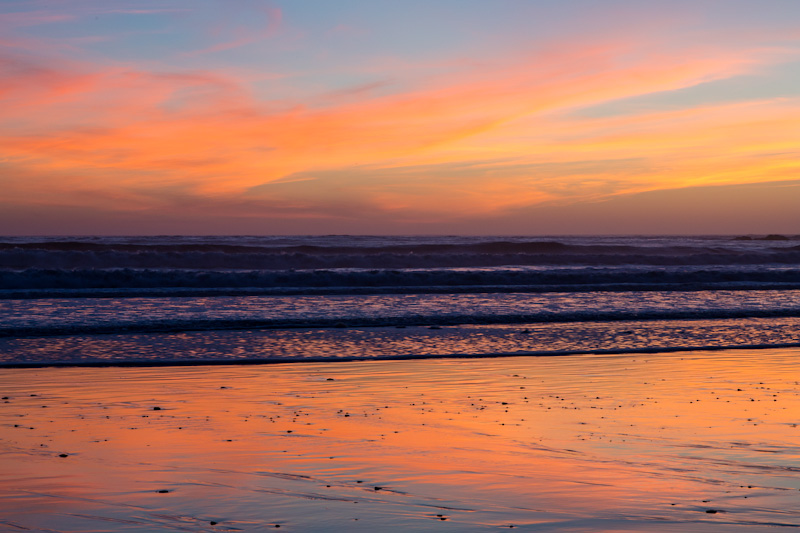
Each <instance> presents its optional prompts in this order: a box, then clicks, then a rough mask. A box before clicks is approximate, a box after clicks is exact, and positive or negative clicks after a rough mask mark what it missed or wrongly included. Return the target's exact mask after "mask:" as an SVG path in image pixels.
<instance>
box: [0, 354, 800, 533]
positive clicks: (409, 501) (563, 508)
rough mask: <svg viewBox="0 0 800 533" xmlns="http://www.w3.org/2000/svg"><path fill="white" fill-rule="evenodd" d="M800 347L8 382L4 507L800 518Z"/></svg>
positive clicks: (71, 511) (375, 515)
mask: <svg viewBox="0 0 800 533" xmlns="http://www.w3.org/2000/svg"><path fill="white" fill-rule="evenodd" d="M797 355H798V351H797V350H761V351H730V352H718V353H712V352H705V353H686V354H662V355H647V356H635V355H634V356H604V357H602V356H576V357H550V358H546V357H542V358H530V357H511V358H498V359H482V360H427V361H394V362H357V363H329V364H321V363H320V364H317V363H309V364H296V365H272V366H269V365H268V366H258V367H254V366H241V367H237V366H228V367H183V368H168V367H163V368H158V367H156V368H125V369H113V368H106V369H102V368H101V369H77V368H73V369H40V370H7V371H3V373H2V375H0V384H2V390H3V391H6V392H4V394H6V395H7V397H8V399H7V400H4V401H5V402H8V403H2V404H0V405H2V411H0V424H2V427H3V441H4V442H3V444H4V446H3V449H4V450H5V452H4V453H3V455H2V456H0V466H2V468H0V472H2V474H0V475H1V476H2V477H0V486H2V492H3V495H4V498H3V500H2V501H3V502H5V503H4V504H2V505H3V514H4V516H6V517H8V520H10V522H11V523H13V524H16V525H19V526H22V527H45V526H46V527H51V528H53V527H56V524H57V520H58V517H59V516H61V515H63V514H65V513H66V514H68V515H69V516H72V517H73V518H72V520H74V521H75V523H79V524H82V526H80V527H84V528H86V529H88V528H90V527H95V526H97V524H100V523H102V521H103V520H117V521H119V523H128V524H129V527H131V528H134V527H138V528H140V529H141V528H145V529H146V528H161V527H165V524H168V523H173V522H174V520H177V519H178V518H176V517H182V518H180V519H179V520H183V521H184V522H183V523H185V524H187V525H191V527H196V528H199V529H198V530H204V529H203V528H208V527H209V524H210V522H211V521H216V522H219V523H220V524H225V525H226V526H227V527H238V528H245V529H246V528H248V527H249V528H256V529H257V528H259V527H267V526H272V525H274V524H283V525H291V526H295V527H297V528H298V529H301V530H302V529H306V530H308V529H309V528H311V529H313V528H314V527H320V524H323V523H325V524H336V525H337V526H336V527H345V524H347V527H350V526H351V525H353V524H355V525H356V526H357V529H358V528H362V529H363V530H365V531H366V530H369V528H370V527H372V528H374V527H378V526H380V525H381V524H382V525H383V527H395V528H399V529H402V528H407V527H411V528H414V527H417V528H419V527H422V528H424V527H426V526H425V524H427V523H429V522H428V521H430V520H440V521H441V519H442V518H445V519H446V521H450V522H453V523H454V524H453V525H454V526H456V525H457V527H459V528H460V529H459V530H468V531H472V530H476V531H477V530H481V529H483V528H496V527H500V526H504V525H505V526H508V525H525V524H528V525H533V524H541V523H549V524H550V525H552V526H554V527H555V526H557V525H558V524H561V525H563V526H564V527H567V525H568V524H570V523H573V522H574V521H575V520H588V522H587V524H591V525H592V526H591V527H593V528H594V529H595V530H602V529H614V528H623V529H624V528H628V529H633V530H652V529H654V528H655V529H657V528H659V527H661V526H663V527H665V528H666V529H669V527H672V528H675V527H678V525H679V524H683V525H686V524H690V529H692V530H701V531H702V530H708V531H714V530H715V528H719V527H722V526H725V525H726V524H727V525H729V526H732V525H734V524H737V523H748V524H752V525H754V526H758V525H759V524H762V525H764V527H767V526H766V524H768V523H781V524H785V525H800V512H794V511H791V509H793V508H794V507H792V503H791V502H792V501H794V498H795V494H796V491H797V489H800V475H798V471H797V465H798V461H800V455H799V454H798V452H797V447H796V440H797V436H798V435H797V432H798V431H800V429H798V428H797V423H798V421H800V394H798V390H797V387H796V381H795V380H796V379H797V376H798V372H797V366H796V357H797ZM33 394H35V395H36V396H32V395H33ZM42 406H45V407H42ZM60 454H66V455H67V456H66V457H60ZM158 491H168V492H158ZM354 503H358V504H360V505H353V504H354ZM708 511H716V512H708ZM437 515H443V516H437ZM356 519H358V520H356ZM124 521H128V522H124ZM171 521H173V522H171ZM131 524H135V526H134V525H131ZM387 524H388V526H387ZM620 524H622V525H620ZM58 527H62V526H58ZM126 527H127V526H126ZM587 527H589V526H587ZM121 530H124V528H123V529H121ZM132 530H135V529H132Z"/></svg>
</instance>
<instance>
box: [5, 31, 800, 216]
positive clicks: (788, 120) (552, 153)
mask: <svg viewBox="0 0 800 533" xmlns="http://www.w3.org/2000/svg"><path fill="white" fill-rule="evenodd" d="M231 42H233V41H231ZM217 46H219V45H217ZM212 48H213V47H212ZM632 48H633V45H632V44H631V43H624V42H608V43H605V44H603V43H601V44H600V45H597V46H594V47H574V46H571V47H554V48H553V50H552V51H550V52H548V53H544V54H539V55H529V56H525V57H523V58H522V59H519V60H518V61H516V62H509V61H507V62H506V63H505V64H504V65H503V66H502V67H497V68H491V67H485V68H482V69H481V70H480V71H479V72H475V71H471V72H463V71H462V72H461V73H460V74H457V75H455V74H454V75H452V76H449V77H444V78H440V79H434V80H431V81H429V82H428V83H427V84H422V85H421V86H420V87H419V88H417V89H415V90H411V91H407V92H402V93H398V94H390V95H383V96H380V95H375V96H372V97H371V98H370V97H369V95H371V94H373V93H371V92H369V91H366V92H364V91H362V89H363V88H364V87H367V88H370V87H373V85H369V84H367V85H360V86H359V87H358V88H356V89H355V90H354V92H355V93H356V94H361V95H364V98H366V99H363V100H354V99H352V98H345V99H331V98H329V97H327V98H325V97H323V98H322V99H321V100H320V103H321V104H323V105H318V106H315V105H314V102H311V103H307V104H305V105H303V103H302V102H288V101H282V100H269V99H265V98H263V97H261V96H260V95H258V94H257V93H256V92H254V91H253V90H252V89H251V88H250V87H249V85H248V82H247V80H246V79H240V78H236V77H233V76H232V75H225V74H222V73H220V72H214V71H210V70H209V71H190V72H164V73H159V72H153V71H148V70H145V69H142V68H137V67H136V66H125V65H118V66H114V67H111V68H101V67H100V66H99V65H93V64H88V63H78V62H66V63H64V62H62V63H60V64H59V63H53V62H47V61H45V60H43V59H39V60H32V59H31V58H30V57H29V56H22V55H19V54H17V55H10V54H9V55H6V57H5V58H4V59H3V60H2V62H0V68H2V80H3V83H2V85H0V87H2V93H0V98H2V99H3V101H4V102H5V104H6V105H4V111H3V113H2V116H0V145H2V147H3V149H2V158H3V162H2V164H3V165H5V166H6V168H7V169H9V171H8V172H7V173H6V177H5V178H2V180H3V186H4V194H5V195H6V198H7V199H8V201H15V202H19V203H42V204H61V205H65V204H66V205H83V204H89V203H92V202H95V203H97V202H105V203H108V204H113V205H114V206H116V207H117V208H119V209H133V210H136V209H148V208H159V206H162V205H163V204H164V203H165V202H169V201H174V199H175V198H177V197H184V198H195V199H198V201H199V203H200V204H202V205H204V206H205V205H207V202H206V200H208V201H218V202H219V205H223V204H225V203H226V202H227V203H228V204H230V205H237V204H236V202H237V200H236V199H237V198H238V199H243V200H244V199H247V200H248V201H250V200H251V199H252V198H256V199H258V200H259V201H265V202H267V203H270V202H271V203H272V204H277V205H279V204H281V203H286V202H288V203H289V204H290V205H296V206H300V207H301V208H302V209H306V210H307V212H308V213H309V215H312V214H313V213H314V211H315V210H321V211H324V210H325V209H329V208H330V206H331V205H332V204H335V203H336V202H345V203H346V201H347V199H348V198H350V199H356V200H354V201H358V202H360V203H361V204H362V205H364V206H372V207H373V208H374V209H376V210H378V211H395V212H403V211H405V212H409V213H413V214H414V216H421V215H420V214H421V213H429V214H436V213H438V214H440V215H442V216H459V215H464V214H490V213H496V212H498V211H502V210H507V209H514V208H518V207H522V206H526V205H532V204H536V203H542V202H562V201H576V200H586V199H593V198H603V197H608V196H613V195H619V194H629V193H632V192H641V191H647V190H658V189H665V188H676V187H685V186H688V185H694V184H714V183H719V184H733V183H748V182H758V181H774V180H776V179H782V178H784V177H787V176H789V175H791V174H792V173H793V172H796V170H797V163H795V162H794V160H795V159H796V157H794V156H793V155H792V154H789V155H781V154H785V153H787V152H792V151H794V152H796V151H797V141H796V135H795V134H793V131H794V130H793V128H794V129H796V124H797V123H798V120H799V119H800V101H798V100H792V99H786V100H782V101H764V102H750V103H744V104H729V105H718V106H706V107H698V108H690V109H683V110H679V111H670V112H649V113H639V114H635V115H630V116H622V117H611V118H601V119H596V118H581V117H576V116H575V115H574V113H573V111H575V110H577V109H581V108H586V107H590V106H593V105H597V104H599V103H602V102H608V101H612V100H617V99H623V98H627V97H631V96H636V95H642V94H649V93H654V92H661V91H670V90H675V89H680V88H685V87H690V86H692V85H695V84H698V83H701V82H706V81H710V80H717V79H724V78H728V77H731V76H735V75H738V74H742V73H746V72H749V71H750V70H752V69H753V68H755V67H757V66H759V65H761V64H764V63H766V62H769V61H771V60H772V57H771V56H770V54H769V52H768V51H759V50H755V51H752V52H748V53H743V52H736V53H734V52H724V51H719V50H704V49H697V50H691V51H689V52H688V53H687V51H686V50H681V51H679V52H673V53H668V52H666V51H662V52H659V53H654V52H652V53H647V54H633V53H631V50H632ZM220 49H221V48H220ZM207 51H211V49H209V50H207ZM687 58H688V59H687ZM375 87H377V86H375ZM337 102H338V103H337ZM630 160H635V161H636V163H635V164H628V163H621V161H630ZM465 162H466V163H465ZM586 162H592V163H591V164H590V165H587V164H586ZM348 176H349V177H348ZM279 182H281V183H283V185H281V186H280V187H266V188H259V186H262V185H264V184H269V183H279ZM321 183H325V184H326V185H325V186H324V187H323V188H322V189H321V190H324V191H325V195H319V194H316V195H315V194H314V192H313V189H314V187H318V186H321V185H320V184H321ZM291 184H294V185H291ZM301 184H303V185H301ZM258 205H261V204H258ZM257 209H258V207H257V206H255V207H253V210H254V211H255V210H257Z"/></svg>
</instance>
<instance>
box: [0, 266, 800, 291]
mask: <svg viewBox="0 0 800 533" xmlns="http://www.w3.org/2000/svg"><path fill="white" fill-rule="evenodd" d="M723 285H724V286H726V287H728V288H738V289H764V288H768V287H774V288H800V268H798V269H794V268H780V269H764V268H742V267H735V268H725V269H723V268H702V269H697V268H688V267H683V268H677V269H649V268H646V267H640V268H638V269H619V268H616V269H614V268H605V269H604V268H570V269H537V270H530V269H528V270H526V269H513V268H509V269H502V268H499V269H498V268H495V269H487V270H474V269H468V270H463V269H439V270H399V269H398V270H394V269H370V270H301V271H269V270H251V271H240V270H236V271H209V270H161V269H158V270H155V269H130V268H123V269H85V268H84V269H75V270H69V269H52V268H50V269H38V268H29V269H26V270H21V271H17V270H0V289H2V291H0V298H3V297H5V298H9V297H13V298H19V297H34V296H36V297H48V296H50V297H58V296H61V297H65V296H69V295H73V296H82V295H91V296H103V295H108V294H123V293H124V294H125V295H126V296H132V295H145V294H154V295H159V296H164V295H169V294H170V293H174V294H184V295H185V294H204V293H206V292H207V293H209V294H213V293H215V292H219V291H222V290H224V289H229V290H230V291H229V294H272V293H274V294H287V293H291V292H292V291H293V290H295V291H297V292H301V293H302V292H306V293H316V294H325V293H331V294H340V293H354V294H355V293H369V292H376V293H381V292H406V291H414V292H423V293H425V292H442V291H448V292H460V291H462V290H463V291H470V292H475V291H480V292H505V291H521V292H549V291H591V290H630V289H636V290H699V289H704V288H719V287H720V286H723ZM237 289H238V290H237ZM204 291H205V292H204Z"/></svg>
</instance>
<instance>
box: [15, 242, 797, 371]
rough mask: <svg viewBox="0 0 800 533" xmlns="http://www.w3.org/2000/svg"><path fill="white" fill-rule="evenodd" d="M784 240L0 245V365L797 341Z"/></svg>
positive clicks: (554, 351) (560, 351)
mask: <svg viewBox="0 0 800 533" xmlns="http://www.w3.org/2000/svg"><path fill="white" fill-rule="evenodd" d="M798 326H800V236H792V235H788V236H784V235H769V236H739V237H736V236H692V237H687V236H594V237H576V236H571V237H563V236H553V237H520V236H507V237H486V236H481V237H477V236H435V237H433V236H347V235H324V236H266V237H264V236H260V237H259V236H209V237H199V236H156V237H108V236H97V237H2V238H0V365H2V366H5V367H18V366H41V365H109V364H111V365H126V364H127V365H138V364H146V365H157V364H202V363H207V364H214V363H231V362H237V363H267V362H292V361H339V360H342V361H344V360H360V359H365V360H367V359H394V358H400V359H402V358H447V357H488V356H499V355H564V354H588V353H625V352H631V353H634V352H668V351H677V350H687V349H693V350H698V349H722V348H736V347H748V348H760V347H764V348H766V347H776V346H799V345H800V328H798Z"/></svg>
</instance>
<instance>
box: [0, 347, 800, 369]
mask: <svg viewBox="0 0 800 533" xmlns="http://www.w3.org/2000/svg"><path fill="white" fill-rule="evenodd" d="M784 348H800V342H792V343H778V344H734V345H722V346H675V347H658V348H641V347H638V348H618V349H608V350H559V351H540V352H501V353H477V354H461V353H454V354H448V355H434V356H431V355H415V354H408V355H385V356H373V357H370V358H364V357H357V356H353V357H348V356H337V357H313V356H311V357H305V358H302V359H289V358H256V359H202V360H187V359H183V360H164V361H150V360H148V361H71V362H70V361H50V362H20V363H0V370H3V369H17V368H19V369H24V368H31V369H33V368H76V367H77V368H106V367H112V368H113V367H121V368H124V367H172V366H178V367H180V366H225V365H237V366H238V365H242V366H249V365H276V364H293V365H294V364H303V363H353V362H367V361H421V360H425V361H430V360H441V359H497V358H511V357H568V356H582V355H587V356H591V355H596V356H602V355H636V354H641V355H657V354H661V353H664V354H670V353H681V352H719V351H735V350H768V349H784Z"/></svg>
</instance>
